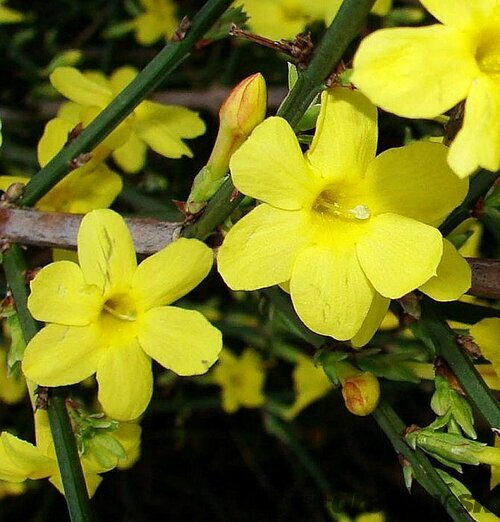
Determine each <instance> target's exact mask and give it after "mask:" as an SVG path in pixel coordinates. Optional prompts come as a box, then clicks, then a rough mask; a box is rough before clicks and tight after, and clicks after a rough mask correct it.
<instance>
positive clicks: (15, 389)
mask: <svg viewBox="0 0 500 522" xmlns="http://www.w3.org/2000/svg"><path fill="white" fill-rule="evenodd" d="M25 395H26V382H25V381H24V378H23V377H22V376H19V377H18V378H15V377H13V376H9V375H8V369H7V351H6V350H4V349H3V348H0V401H3V402H5V403H6V404H15V403H16V402H19V401H20V400H22V399H23V398H24V396H25Z"/></svg>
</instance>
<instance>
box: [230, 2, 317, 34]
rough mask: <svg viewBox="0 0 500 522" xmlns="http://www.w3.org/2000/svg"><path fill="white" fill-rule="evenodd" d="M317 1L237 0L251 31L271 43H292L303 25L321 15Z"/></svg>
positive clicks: (301, 30)
mask: <svg viewBox="0 0 500 522" xmlns="http://www.w3.org/2000/svg"><path fill="white" fill-rule="evenodd" d="M322 4H323V2H321V1H320V0H267V1H266V2H262V1H261V0H239V1H237V2H235V5H237V6H238V5H242V6H243V9H244V11H245V13H246V14H247V15H248V17H249V19H248V21H247V25H248V27H249V28H250V30H251V31H253V32H254V33H256V34H259V35H260V36H264V37H266V38H270V39H271V40H280V39H285V40H293V39H294V38H295V36H297V34H299V33H301V32H303V31H304V29H305V27H306V25H307V24H309V23H311V22H312V21H313V20H316V19H319V18H320V17H321V16H322V13H323V8H322Z"/></svg>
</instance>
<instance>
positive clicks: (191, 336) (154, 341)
mask: <svg viewBox="0 0 500 522" xmlns="http://www.w3.org/2000/svg"><path fill="white" fill-rule="evenodd" d="M138 337H139V342H140V344H141V346H142V348H143V349H144V351H145V352H146V353H147V354H148V355H149V356H150V357H152V358H153V359H155V361H158V362H159V363H160V364H161V365H162V366H164V367H165V368H168V369H169V370H172V371H173V372H175V373H176V374H177V375H200V374H202V373H205V372H206V371H207V370H208V369H209V368H210V366H212V364H214V362H215V361H216V360H217V357H218V355H219V352H220V351H221V348H222V336H221V333H220V332H219V330H217V328H214V327H213V326H212V325H211V324H210V323H209V322H208V321H207V320H206V319H205V317H203V315H201V314H200V313H199V312H196V311H193V310H183V309H181V308H176V307H173V306H162V307H159V308H153V309H152V310H149V311H148V312H146V313H145V314H144V316H143V317H142V319H141V321H140V324H139V334H138Z"/></svg>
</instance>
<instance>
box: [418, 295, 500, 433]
mask: <svg viewBox="0 0 500 522" xmlns="http://www.w3.org/2000/svg"><path fill="white" fill-rule="evenodd" d="M411 329H412V331H413V333H414V335H415V336H416V337H418V338H420V339H422V340H423V341H424V342H426V343H429V342H430V343H431V344H432V346H433V348H434V349H435V351H436V354H438V355H440V356H441V357H443V358H444V359H445V360H446V362H447V363H448V364H449V366H450V368H451V370H452V372H453V373H454V374H455V376H456V377H457V379H458V381H459V382H460V384H461V386H462V387H463V389H464V390H465V392H466V393H467V395H468V397H469V399H470V400H471V402H472V403H473V404H474V406H475V407H476V408H477V410H478V411H479V412H480V413H481V414H482V415H483V417H484V418H485V419H486V421H487V422H488V424H489V425H490V427H491V428H496V429H499V428H500V406H499V404H498V401H497V400H496V399H495V396H494V395H493V393H492V392H491V390H490V389H489V388H488V386H486V383H485V382H484V381H483V379H482V378H481V376H480V375H479V373H478V372H477V370H476V368H475V367H474V365H473V364H472V361H471V360H470V358H469V356H467V355H466V354H465V353H464V352H463V351H462V350H461V349H460V347H459V346H458V344H457V342H456V336H455V334H454V332H453V330H452V329H451V328H450V327H449V326H448V325H447V324H446V323H445V322H444V321H442V320H441V319H440V318H439V316H438V315H437V314H436V312H435V309H434V307H433V304H432V302H431V300H430V299H427V298H425V299H424V300H423V301H422V316H421V318H420V319H419V321H417V322H416V323H413V324H412V325H411Z"/></svg>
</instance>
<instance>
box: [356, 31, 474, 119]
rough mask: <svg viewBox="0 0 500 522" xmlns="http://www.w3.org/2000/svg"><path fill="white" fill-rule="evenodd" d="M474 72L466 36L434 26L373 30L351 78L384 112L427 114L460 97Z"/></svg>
mask: <svg viewBox="0 0 500 522" xmlns="http://www.w3.org/2000/svg"><path fill="white" fill-rule="evenodd" d="M477 73H478V67H477V64H476V60H475V57H474V51H473V49H472V45H471V44H470V42H469V40H468V39H467V38H466V37H465V36H464V34H463V33H461V32H459V31H458V30H455V29H452V28H449V27H445V26H441V25H432V26H429V27H418V28H411V29H406V28H395V29H382V30H380V31H375V32H374V33H372V34H371V35H370V36H368V37H367V38H365V39H364V40H363V41H362V42H361V45H360V47H359V49H358V52H357V53H356V55H355V57H354V73H353V76H352V77H351V80H352V82H353V83H354V85H356V87H358V88H359V89H361V91H363V92H364V93H365V94H366V95H367V96H368V98H370V100H371V101H372V102H374V103H375V104H376V105H378V106H379V107H382V108H383V109H385V110H386V111H389V112H393V113H395V114H399V115H400V116H406V117H408V118H428V117H434V116H437V115H439V114H441V113H442V112H444V111H447V110H448V109H451V107H453V106H454V105H455V104H457V103H458V102H459V101H461V100H463V99H464V98H465V97H466V96H467V93H468V91H469V88H470V85H471V83H472V80H473V79H474V78H475V77H476V75H477Z"/></svg>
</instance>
